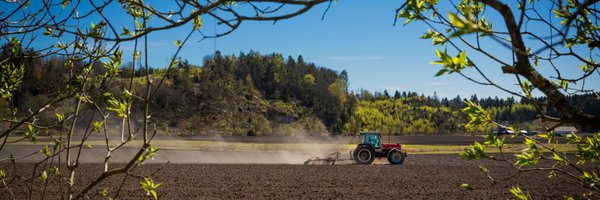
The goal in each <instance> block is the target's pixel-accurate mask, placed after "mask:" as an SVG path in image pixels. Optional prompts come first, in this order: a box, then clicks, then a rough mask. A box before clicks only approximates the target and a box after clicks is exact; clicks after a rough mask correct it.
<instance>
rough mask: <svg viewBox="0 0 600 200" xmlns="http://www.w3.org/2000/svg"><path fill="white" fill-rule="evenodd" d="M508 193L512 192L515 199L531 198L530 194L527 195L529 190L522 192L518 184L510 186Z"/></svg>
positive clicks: (525, 199) (526, 199) (527, 199)
mask: <svg viewBox="0 0 600 200" xmlns="http://www.w3.org/2000/svg"><path fill="white" fill-rule="evenodd" d="M510 193H512V194H513V195H514V196H515V199H518V200H530V199H531V195H529V192H527V193H526V192H523V190H521V188H520V187H519V186H518V185H517V186H513V187H512V188H510Z"/></svg>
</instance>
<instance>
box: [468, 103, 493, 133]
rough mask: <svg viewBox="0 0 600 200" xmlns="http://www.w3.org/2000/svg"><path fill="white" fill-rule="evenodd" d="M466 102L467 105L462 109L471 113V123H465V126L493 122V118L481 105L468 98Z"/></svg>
mask: <svg viewBox="0 0 600 200" xmlns="http://www.w3.org/2000/svg"><path fill="white" fill-rule="evenodd" d="M465 103H466V104H467V106H466V107H465V108H464V109H463V110H462V111H463V112H464V113H467V114H468V115H469V118H470V119H471V120H470V121H469V123H467V125H465V127H467V128H469V127H475V126H479V125H486V124H488V123H490V122H492V119H491V118H490V116H489V114H488V113H487V111H485V110H484V109H483V108H482V107H481V106H480V105H478V104H475V103H473V102H471V101H469V100H466V101H465Z"/></svg>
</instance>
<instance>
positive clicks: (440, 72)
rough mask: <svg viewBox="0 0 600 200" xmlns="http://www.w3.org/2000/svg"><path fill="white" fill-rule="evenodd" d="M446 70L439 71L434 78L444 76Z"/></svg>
mask: <svg viewBox="0 0 600 200" xmlns="http://www.w3.org/2000/svg"><path fill="white" fill-rule="evenodd" d="M447 71H448V70H447V69H440V71H438V73H437V74H435V76H441V75H444V74H445V73H446V72H447Z"/></svg>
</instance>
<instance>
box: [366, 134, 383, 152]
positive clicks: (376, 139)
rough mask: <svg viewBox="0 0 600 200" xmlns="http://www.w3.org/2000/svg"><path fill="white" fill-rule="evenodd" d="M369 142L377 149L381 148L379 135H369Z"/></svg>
mask: <svg viewBox="0 0 600 200" xmlns="http://www.w3.org/2000/svg"><path fill="white" fill-rule="evenodd" d="M369 143H370V144H372V145H373V147H375V148H376V149H379V148H381V142H380V141H379V137H377V135H369Z"/></svg>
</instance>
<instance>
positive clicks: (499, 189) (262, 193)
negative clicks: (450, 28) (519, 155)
mask: <svg viewBox="0 0 600 200" xmlns="http://www.w3.org/2000/svg"><path fill="white" fill-rule="evenodd" d="M32 165H33V164H18V165H17V170H16V171H17V173H18V174H21V175H25V174H29V176H30V174H31V170H30V169H31V167H32ZM479 165H484V166H486V167H487V168H488V169H489V170H490V171H491V175H492V177H494V178H496V179H501V178H502V177H506V176H508V175H510V174H511V173H514V172H516V171H515V169H514V168H512V167H511V166H508V165H507V164H506V163H501V162H487V161H486V162H482V161H465V160H463V159H462V158H460V156H458V155H409V157H408V158H407V160H406V161H405V162H404V164H403V165H398V166H392V165H387V164H375V165H333V166H332V165H327V166H319V165H316V166H315V165H310V166H304V165H261V164H169V165H166V166H165V167H164V168H162V170H160V171H158V173H156V174H154V175H153V176H152V178H153V180H154V181H155V182H156V183H162V185H161V186H160V187H159V188H158V189H157V192H158V195H159V198H161V199H359V198H360V199H390V198H394V199H508V198H512V195H511V194H510V192H509V189H510V187H511V186H513V185H519V186H521V188H522V189H524V190H526V191H528V192H530V193H531V195H532V196H533V197H534V199H562V198H563V195H564V194H581V193H583V192H585V191H586V190H585V188H583V187H582V186H580V185H579V184H578V183H577V182H574V181H572V180H571V179H569V178H567V177H566V176H564V175H561V174H559V176H558V177H556V178H551V179H549V178H547V176H548V173H547V172H528V173H522V174H520V175H519V176H517V177H516V178H513V179H510V180H508V181H506V182H502V183H498V184H495V185H492V186H489V185H491V184H492V182H491V181H490V180H489V179H488V178H487V177H486V176H485V175H483V174H482V173H480V172H479V169H478V166H479ZM161 166H162V165H161V164H146V165H143V166H141V167H140V168H138V169H136V170H134V172H133V174H135V175H142V174H146V173H151V172H153V171H155V170H157V169H159V168H160V167H161ZM102 167H103V166H102V165H99V164H84V165H81V166H80V167H79V168H78V171H77V180H76V183H78V185H84V184H86V183H88V182H89V180H91V179H92V178H93V177H96V176H97V175H98V174H99V172H100V171H101V170H102ZM0 169H5V171H8V172H9V176H12V175H13V174H14V172H13V171H12V167H11V166H10V165H7V164H6V163H4V164H2V165H0ZM24 169H28V170H27V171H25V170H24ZM61 173H62V175H63V176H67V174H68V172H67V171H66V170H64V169H63V170H62V171H61ZM49 176H50V179H49V180H50V181H49V184H48V185H47V187H48V189H47V190H48V191H46V194H47V195H49V197H50V199H56V198H60V197H59V195H60V187H59V184H58V183H57V180H58V178H57V177H55V176H53V175H49ZM123 177H124V176H123V175H118V176H113V177H110V178H109V179H107V180H106V181H105V182H103V183H102V184H100V185H99V186H98V187H96V188H95V189H94V190H92V191H91V192H90V193H88V195H89V196H88V197H91V198H93V199H98V198H100V196H98V195H97V194H98V192H99V191H100V190H101V189H102V188H105V187H108V194H109V196H113V197H114V196H115V195H116V193H117V188H118V185H120V183H121V182H122V181H123ZM23 182H24V181H23V180H22V179H20V178H19V179H16V180H15V181H14V182H12V183H11V184H10V185H9V187H10V189H11V191H12V192H13V193H14V195H15V198H16V199H24V198H27V197H28V189H27V187H26V186H25V184H24V183H23ZM35 182H36V187H35V188H34V192H33V198H34V199H38V198H40V196H41V195H42V190H43V184H42V183H41V181H40V180H39V178H37V177H36V178H35ZM62 182H63V184H62V185H63V190H65V189H66V188H65V187H64V181H62ZM139 182H140V179H139V178H135V177H129V178H127V180H125V184H124V185H123V187H122V189H121V191H120V193H119V196H118V197H117V198H119V199H139V198H147V196H146V194H145V193H144V192H142V191H141V189H140V184H139ZM462 183H470V184H472V185H474V186H476V187H485V186H489V187H487V188H484V189H479V190H475V191H469V192H467V191H462V190H460V189H459V185H460V184H462ZM81 188H82V186H80V187H77V188H76V189H77V190H80V189H81ZM94 195H96V196H94ZM10 198H11V195H10V193H9V192H8V190H7V189H6V188H5V187H1V188H0V199H10Z"/></svg>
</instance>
